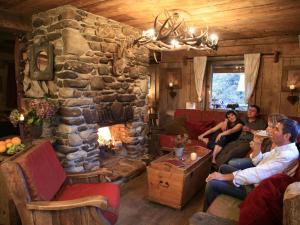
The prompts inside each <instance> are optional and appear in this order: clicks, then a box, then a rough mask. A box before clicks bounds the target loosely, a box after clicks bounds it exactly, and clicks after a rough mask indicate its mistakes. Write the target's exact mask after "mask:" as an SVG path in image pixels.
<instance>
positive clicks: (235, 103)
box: [209, 63, 248, 111]
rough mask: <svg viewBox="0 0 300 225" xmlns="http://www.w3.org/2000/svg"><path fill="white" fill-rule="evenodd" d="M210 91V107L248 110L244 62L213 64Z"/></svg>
mask: <svg viewBox="0 0 300 225" xmlns="http://www.w3.org/2000/svg"><path fill="white" fill-rule="evenodd" d="M210 93H211V94H210V98H209V108H210V109H226V110H227V109H230V108H235V109H237V110H240V111H246V110H247V107H248V105H247V104H246V103H245V100H244V99H245V98H244V97H245V74H244V64H243V63H235V64H213V65H212V73H211V92H210Z"/></svg>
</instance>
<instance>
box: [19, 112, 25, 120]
mask: <svg viewBox="0 0 300 225" xmlns="http://www.w3.org/2000/svg"><path fill="white" fill-rule="evenodd" d="M24 119H25V118H24V116H23V114H21V115H20V118H19V120H20V121H21V122H23V121H24Z"/></svg>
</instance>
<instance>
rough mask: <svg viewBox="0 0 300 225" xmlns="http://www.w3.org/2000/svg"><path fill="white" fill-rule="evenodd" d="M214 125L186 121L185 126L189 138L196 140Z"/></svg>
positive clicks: (205, 122) (210, 122)
mask: <svg viewBox="0 0 300 225" xmlns="http://www.w3.org/2000/svg"><path fill="white" fill-rule="evenodd" d="M214 125H215V123H214V121H200V122H191V121H187V122H186V126H187V129H188V132H189V137H190V138H191V139H198V136H199V135H200V134H202V133H204V132H205V131H207V130H209V129H210V128H212V127H213V126H214Z"/></svg>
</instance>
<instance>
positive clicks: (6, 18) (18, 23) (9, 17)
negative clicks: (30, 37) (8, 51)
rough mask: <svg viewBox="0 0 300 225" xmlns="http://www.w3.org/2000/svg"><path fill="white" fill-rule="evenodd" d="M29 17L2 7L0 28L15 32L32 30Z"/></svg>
mask: <svg viewBox="0 0 300 225" xmlns="http://www.w3.org/2000/svg"><path fill="white" fill-rule="evenodd" d="M29 18H30V17H29ZM29 18H26V17H23V16H20V15H16V14H12V13H10V12H7V11H5V10H1V9H0V29H3V30H10V31H14V32H28V31H31V22H30V20H29Z"/></svg>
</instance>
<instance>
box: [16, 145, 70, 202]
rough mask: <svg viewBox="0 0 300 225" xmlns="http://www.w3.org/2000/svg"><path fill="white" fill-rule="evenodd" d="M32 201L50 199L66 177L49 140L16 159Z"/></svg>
mask: <svg viewBox="0 0 300 225" xmlns="http://www.w3.org/2000/svg"><path fill="white" fill-rule="evenodd" d="M17 162H18V164H19V165H20V167H21V168H22V171H23V173H24V176H25V179H26V181H27V184H28V187H29V192H30V194H31V198H32V200H34V201H38V200H45V201H49V200H51V199H52V198H53V197H54V195H55V194H56V193H57V191H58V190H59V189H60V187H61V185H62V184H63V183H64V180H65V179H66V174H65V171H64V170H63V168H62V166H61V165H60V162H59V161H58V159H57V157H56V154H55V152H54V150H53V147H52V145H51V143H50V142H49V141H46V142H43V143H41V144H39V145H38V146H37V147H34V148H32V149H30V150H29V151H28V152H26V153H24V154H23V155H21V156H20V157H19V158H18V159H17Z"/></svg>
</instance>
